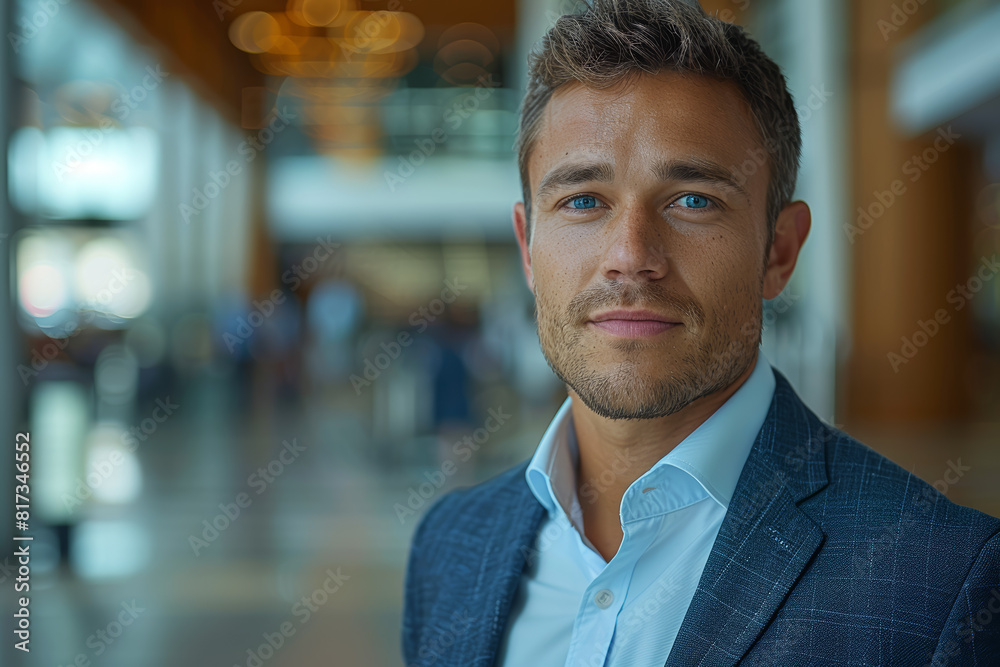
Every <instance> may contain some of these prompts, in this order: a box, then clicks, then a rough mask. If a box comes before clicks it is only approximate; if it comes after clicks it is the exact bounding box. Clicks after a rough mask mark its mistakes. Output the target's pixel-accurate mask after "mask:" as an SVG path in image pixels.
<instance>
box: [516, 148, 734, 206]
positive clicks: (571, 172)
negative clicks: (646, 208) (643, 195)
mask: <svg viewBox="0 0 1000 667" xmlns="http://www.w3.org/2000/svg"><path fill="white" fill-rule="evenodd" d="M653 175H654V176H655V177H656V178H657V180H660V181H685V182H695V183H708V184H711V185H716V186H718V187H721V188H723V189H726V190H729V191H730V192H733V193H735V194H737V195H740V196H742V197H743V198H745V199H746V200H748V201H749V200H750V194H749V193H748V192H747V190H746V188H744V187H743V185H742V184H741V183H740V182H739V181H738V180H737V179H736V177H735V176H734V175H733V173H732V172H731V171H729V170H728V169H726V168H725V167H723V166H722V165H720V164H718V163H717V162H712V161H711V160H705V159H702V158H696V157H692V158H684V159H679V160H666V161H663V162H658V163H657V164H656V165H655V166H654V167H653ZM614 179H615V168H614V165H612V164H611V163H610V162H584V163H578V164H567V165H562V166H560V167H556V168H555V169H553V170H552V171H550V172H549V173H547V174H546V175H545V177H544V178H542V182H541V183H539V184H538V190H537V192H536V193H535V197H536V199H539V200H541V199H543V198H544V197H546V196H547V195H549V194H551V193H552V192H554V191H556V190H559V189H560V188H564V187H571V186H574V185H581V184H583V183H589V182H593V181H598V182H601V183H611V182H613V181H614Z"/></svg>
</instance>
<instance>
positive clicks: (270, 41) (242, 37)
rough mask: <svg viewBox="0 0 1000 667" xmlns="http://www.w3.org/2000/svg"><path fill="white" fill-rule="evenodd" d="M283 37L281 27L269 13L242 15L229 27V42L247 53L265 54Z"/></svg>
mask: <svg viewBox="0 0 1000 667" xmlns="http://www.w3.org/2000/svg"><path fill="white" fill-rule="evenodd" d="M281 36H282V35H281V25H280V24H279V23H278V21H277V19H275V17H274V16H272V15H271V14H268V13H267V12H247V13H246V14H240V15H239V16H237V17H236V18H235V19H234V20H233V22H232V23H231V24H230V25H229V41H231V42H232V43H233V46H235V47H236V48H237V49H239V50H240V51H246V52H247V53H264V52H265V51H268V50H270V49H272V48H273V47H274V46H275V44H277V43H278V42H279V40H280V39H281Z"/></svg>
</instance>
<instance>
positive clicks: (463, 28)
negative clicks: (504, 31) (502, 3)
mask: <svg viewBox="0 0 1000 667" xmlns="http://www.w3.org/2000/svg"><path fill="white" fill-rule="evenodd" d="M463 39H469V40H472V41H473V42H479V43H480V44H482V45H483V46H485V47H486V48H487V49H488V50H489V51H490V52H491V53H493V54H494V55H496V54H498V53H500V41H499V40H498V39H497V36H496V35H494V34H493V31H492V30H490V29H489V28H487V27H486V26H484V25H482V24H481V23H459V24H457V25H453V26H451V27H450V28H448V29H447V30H445V31H444V32H442V33H441V36H440V37H439V38H438V44H437V46H438V49H439V50H440V49H442V48H443V47H444V46H445V44H448V43H449V42H456V41H458V40H463Z"/></svg>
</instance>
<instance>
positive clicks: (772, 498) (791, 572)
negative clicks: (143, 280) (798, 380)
mask: <svg viewBox="0 0 1000 667" xmlns="http://www.w3.org/2000/svg"><path fill="white" fill-rule="evenodd" d="M774 376H775V389H774V396H773V397H772V399H771V405H770V407H769V409H768V414H767V418H766V419H765V420H764V425H763V426H762V427H761V429H760V432H759V433H758V434H757V438H756V440H755V441H754V444H753V447H752V448H751V450H750V454H749V456H748V458H747V462H746V464H745V466H744V467H743V471H742V473H741V474H740V477H739V481H738V482H737V484H736V490H735V492H734V493H733V498H732V501H731V502H730V505H729V510H728V512H727V513H726V518H725V519H724V520H723V523H722V526H721V527H720V529H719V535H718V537H717V538H716V540H715V544H714V545H713V547H712V551H711V553H710V554H709V557H708V562H707V563H706V564H705V570H704V572H703V573H702V576H701V579H700V580H699V582H698V587H697V589H696V591H695V594H694V598H693V599H692V601H691V605H690V606H689V607H688V611H687V614H686V615H685V617H684V621H683V623H682V624H681V627H680V630H679V631H678V634H677V638H676V640H675V642H674V645H673V648H672V650H671V652H670V655H669V656H668V659H667V662H666V665H665V667H674V666H677V667H679V666H681V665H692V664H697V665H700V666H704V667H708V666H710V665H711V666H722V665H735V664H736V663H737V662H738V661H739V660H740V659H741V658H742V656H743V655H744V654H745V653H746V652H747V650H748V649H749V648H750V647H751V646H752V645H753V642H754V641H755V640H756V639H757V637H758V636H759V635H760V634H761V632H762V631H763V629H764V628H765V627H766V626H767V624H768V623H769V622H770V619H771V618H772V617H773V615H774V613H775V612H776V611H777V609H778V607H779V606H780V604H781V602H782V600H783V599H784V598H785V596H786V594H787V593H788V591H789V589H790V588H791V587H792V585H793V584H794V583H795V581H796V580H797V579H798V577H799V575H800V574H801V573H802V570H803V569H804V568H805V565H806V563H807V562H808V561H809V559H810V558H811V557H812V555H813V553H814V552H815V551H816V550H817V549H818V548H819V546H820V544H821V543H822V541H823V531H822V530H821V529H820V528H819V526H817V525H816V524H815V523H814V522H813V521H812V520H811V519H810V518H809V517H808V516H806V514H805V513H804V512H803V511H802V510H800V509H799V508H798V507H797V506H796V503H798V502H800V501H802V500H804V499H805V498H807V497H808V496H811V495H812V494H814V493H816V492H817V491H819V490H820V489H822V488H823V487H824V486H826V484H827V476H826V464H825V461H826V455H825V446H826V438H828V437H829V435H828V434H829V433H830V430H829V429H827V428H823V425H822V423H821V422H820V421H819V419H818V418H817V417H816V416H815V415H814V414H813V413H812V412H811V411H809V409H808V408H807V407H806V406H805V404H803V403H802V401H801V400H800V399H799V397H798V396H797V395H796V394H795V392H794V390H793V389H792V387H791V385H790V384H789V383H788V380H787V379H786V378H785V377H784V375H782V374H781V373H780V372H778V371H777V370H775V371H774ZM527 466H528V461H524V462H522V463H521V464H520V465H518V466H516V467H515V468H513V469H511V470H510V471H508V472H507V473H505V474H504V477H505V478H506V480H505V482H504V484H503V486H502V487H501V488H500V490H499V493H497V494H496V497H495V499H494V501H495V504H494V508H493V511H494V512H496V514H497V516H502V517H506V520H504V521H502V522H499V523H498V524H497V525H498V528H497V529H496V530H493V531H490V532H489V533H488V534H485V535H481V536H476V538H477V541H478V540H479V538H480V537H481V539H482V543H481V544H480V549H476V550H475V551H478V554H479V558H480V559H481V560H480V563H479V565H480V567H478V568H477V569H478V570H479V573H480V575H481V576H478V577H476V581H475V585H474V586H473V587H472V589H471V590H470V591H469V595H468V598H467V602H468V606H469V608H473V609H483V610H485V611H486V613H485V614H484V615H482V616H479V617H477V618H476V619H475V621H473V625H474V626H475V627H474V628H470V629H471V630H473V631H472V632H470V633H468V635H467V636H469V637H470V638H471V641H470V643H469V644H468V645H467V646H466V650H467V653H465V655H464V656H463V658H464V662H463V663H462V664H467V665H483V666H485V665H492V664H494V662H493V661H494V660H495V656H496V655H497V653H498V650H499V645H500V640H501V637H502V636H503V632H504V628H505V625H506V622H507V619H508V617H509V615H510V609H511V605H512V602H513V599H514V595H515V593H516V592H517V588H518V585H519V583H520V578H521V574H522V572H523V571H524V568H525V566H526V565H527V563H528V562H529V560H530V559H531V558H533V554H534V553H535V551H534V548H535V539H536V537H537V533H538V530H539V528H540V526H541V522H542V519H543V518H544V516H545V513H546V508H545V507H544V506H542V505H541V503H539V502H538V500H537V499H536V498H535V497H534V495H533V494H532V493H531V490H530V489H529V488H528V485H527V482H526V481H525V478H524V471H525V469H526V468H527ZM471 538H472V536H470V539H471ZM463 652H464V651H463Z"/></svg>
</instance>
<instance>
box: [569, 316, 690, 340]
mask: <svg viewBox="0 0 1000 667" xmlns="http://www.w3.org/2000/svg"><path fill="white" fill-rule="evenodd" d="M681 324H682V323H681V322H679V321H678V320H676V319H675V318H672V317H669V316H667V315H660V314H659V313H654V312H653V311H651V310H609V311H606V312H603V313H599V314H598V315H595V316H594V317H592V318H591V320H590V321H589V322H588V325H593V326H594V327H596V328H597V329H598V330H600V331H603V332H605V333H608V334H611V335H613V336H619V337H624V338H648V337H650V336H656V335H657V334H661V333H663V332H664V331H669V330H670V329H673V328H674V327H678V326H681Z"/></svg>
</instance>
